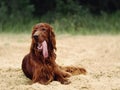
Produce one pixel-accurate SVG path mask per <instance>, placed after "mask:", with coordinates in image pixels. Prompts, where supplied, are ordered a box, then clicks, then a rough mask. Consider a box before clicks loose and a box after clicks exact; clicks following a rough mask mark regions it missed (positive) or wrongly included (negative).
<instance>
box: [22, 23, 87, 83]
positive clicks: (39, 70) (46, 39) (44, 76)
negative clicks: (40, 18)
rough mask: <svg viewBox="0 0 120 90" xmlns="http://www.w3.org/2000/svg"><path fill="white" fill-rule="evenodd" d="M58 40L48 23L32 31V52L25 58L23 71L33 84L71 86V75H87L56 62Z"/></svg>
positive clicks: (76, 68) (79, 69) (77, 69)
mask: <svg viewBox="0 0 120 90" xmlns="http://www.w3.org/2000/svg"><path fill="white" fill-rule="evenodd" d="M55 50H56V39H55V34H54V32H53V28H52V27H51V26H50V25H49V24H47V23H38V24H36V25H35V26H34V27H33V30H32V43H31V48H30V52H29V53H28V54H27V55H26V56H25V57H24V58H23V61H22V70H23V72H24V74H25V75H26V76H27V77H28V78H29V79H31V80H32V83H35V82H39V83H40V84H45V85H46V84H49V83H50V82H51V81H53V80H55V81H59V82H61V83H62V84H69V83H70V81H69V80H68V77H70V76H71V75H77V74H85V73H86V70H85V69H84V68H79V67H72V66H68V67H61V66H59V65H58V64H57V63H56V62H55V59H56V54H55Z"/></svg>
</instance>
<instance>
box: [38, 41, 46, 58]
mask: <svg viewBox="0 0 120 90" xmlns="http://www.w3.org/2000/svg"><path fill="white" fill-rule="evenodd" d="M37 49H38V50H39V51H42V54H43V56H44V58H47V57H48V48H47V42H46V41H43V42H42V43H38V46H37Z"/></svg>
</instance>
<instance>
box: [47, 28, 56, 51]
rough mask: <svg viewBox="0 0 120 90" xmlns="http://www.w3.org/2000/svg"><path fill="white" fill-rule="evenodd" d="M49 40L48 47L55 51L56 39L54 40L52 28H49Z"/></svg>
mask: <svg viewBox="0 0 120 90" xmlns="http://www.w3.org/2000/svg"><path fill="white" fill-rule="evenodd" d="M49 40H50V44H51V45H50V46H51V48H52V49H55V50H56V49H57V48H56V39H55V33H54V31H53V28H52V27H51V26H50V32H49Z"/></svg>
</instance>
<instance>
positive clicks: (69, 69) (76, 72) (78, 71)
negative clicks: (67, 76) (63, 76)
mask: <svg viewBox="0 0 120 90" xmlns="http://www.w3.org/2000/svg"><path fill="white" fill-rule="evenodd" d="M60 68H61V69H62V70H64V71H66V72H69V73H71V74H72V75H79V74H84V75H85V74H86V73H87V71H86V70H85V69H84V68H80V67H75V66H66V67H63V66H60Z"/></svg>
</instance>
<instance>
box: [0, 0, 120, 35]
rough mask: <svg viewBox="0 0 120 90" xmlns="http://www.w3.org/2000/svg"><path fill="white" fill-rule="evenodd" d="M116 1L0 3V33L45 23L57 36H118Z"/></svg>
mask: <svg viewBox="0 0 120 90" xmlns="http://www.w3.org/2000/svg"><path fill="white" fill-rule="evenodd" d="M119 9H120V1H118V0H104V1H103V0H52V1H50V0H10V1H9V0H0V32H30V31H31V28H32V26H33V25H34V24H35V23H39V22H47V23H50V24H52V25H53V26H54V28H55V30H56V31H57V32H59V33H61V32H67V33H69V32H70V33H82V34H89V33H108V32H110V33H116V34H117V33H120V26H119V23H120V19H119V16H120V11H119Z"/></svg>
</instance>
